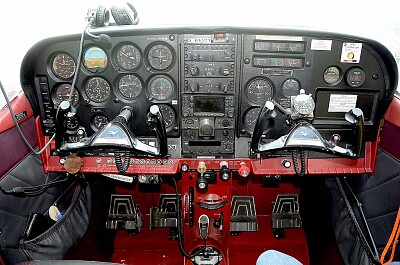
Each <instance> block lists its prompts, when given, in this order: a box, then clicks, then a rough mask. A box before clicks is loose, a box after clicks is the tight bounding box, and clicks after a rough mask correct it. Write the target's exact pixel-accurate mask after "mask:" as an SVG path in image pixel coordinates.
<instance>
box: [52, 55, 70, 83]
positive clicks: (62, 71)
mask: <svg viewBox="0 0 400 265" xmlns="http://www.w3.org/2000/svg"><path fill="white" fill-rule="evenodd" d="M75 69H76V64H75V61H74V59H73V58H72V57H71V56H69V55H68V54H66V53H59V54H57V55H56V56H54V58H53V61H52V63H51V70H52V71H53V73H54V74H55V75H56V76H58V77H59V78H62V79H68V78H70V77H72V76H73V75H74V73H75Z"/></svg>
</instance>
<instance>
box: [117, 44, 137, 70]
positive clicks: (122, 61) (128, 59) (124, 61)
mask: <svg viewBox="0 0 400 265" xmlns="http://www.w3.org/2000/svg"><path fill="white" fill-rule="evenodd" d="M116 60H117V64H118V65H119V66H120V67H121V68H122V69H124V70H133V69H135V68H137V67H138V66H139V65H140V61H141V55H140V52H139V50H138V49H137V48H136V47H135V46H133V45H131V44H125V45H122V46H121V47H120V48H119V49H118V50H117V53H116Z"/></svg>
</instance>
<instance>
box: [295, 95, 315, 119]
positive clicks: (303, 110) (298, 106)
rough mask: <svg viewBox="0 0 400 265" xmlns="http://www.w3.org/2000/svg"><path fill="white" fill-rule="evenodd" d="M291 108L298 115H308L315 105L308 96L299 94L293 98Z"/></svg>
mask: <svg viewBox="0 0 400 265" xmlns="http://www.w3.org/2000/svg"><path fill="white" fill-rule="evenodd" d="M293 107H294V109H295V110H296V111H297V112H298V113H300V114H302V115H308V114H311V113H313V111H314V108H315V103H314V100H313V99H312V98H311V97H310V96H309V95H305V94H300V95H298V96H297V97H295V98H294V102H293Z"/></svg>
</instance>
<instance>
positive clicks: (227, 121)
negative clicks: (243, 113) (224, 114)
mask: <svg viewBox="0 0 400 265" xmlns="http://www.w3.org/2000/svg"><path fill="white" fill-rule="evenodd" d="M229 125H231V123H230V121H229V120H226V119H225V120H223V121H222V126H224V127H228V126H229Z"/></svg>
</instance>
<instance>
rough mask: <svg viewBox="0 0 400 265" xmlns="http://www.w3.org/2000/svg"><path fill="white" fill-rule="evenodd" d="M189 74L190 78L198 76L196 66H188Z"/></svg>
mask: <svg viewBox="0 0 400 265" xmlns="http://www.w3.org/2000/svg"><path fill="white" fill-rule="evenodd" d="M189 74H190V75H191V76H196V75H198V74H199V68H198V67H197V66H190V67H189Z"/></svg>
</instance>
